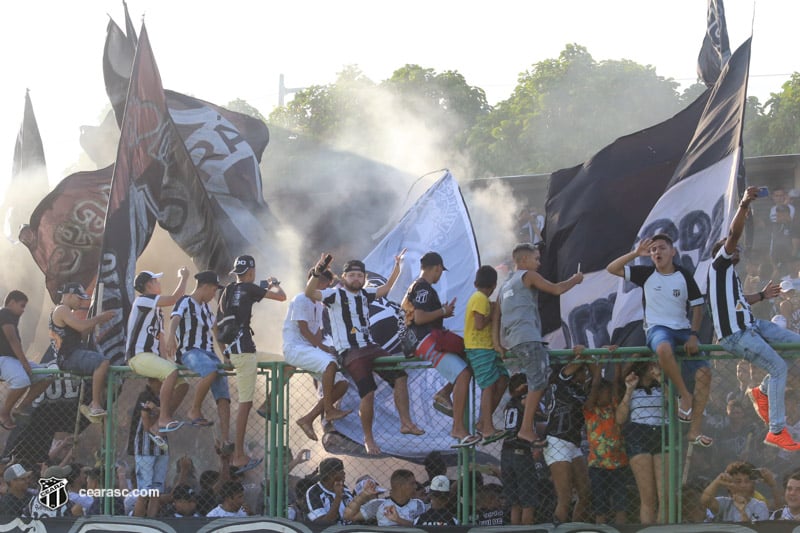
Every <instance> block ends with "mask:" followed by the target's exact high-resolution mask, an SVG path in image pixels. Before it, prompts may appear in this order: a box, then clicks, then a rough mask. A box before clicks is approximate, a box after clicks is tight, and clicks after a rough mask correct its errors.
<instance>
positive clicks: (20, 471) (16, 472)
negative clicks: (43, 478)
mask: <svg viewBox="0 0 800 533" xmlns="http://www.w3.org/2000/svg"><path fill="white" fill-rule="evenodd" d="M30 475H31V471H30V470H25V467H24V466H22V465H21V464H19V463H15V464H13V465H11V466H9V467H8V468H6V471H5V472H3V479H4V480H6V482H9V481H14V480H15V479H21V478H24V477H27V476H30Z"/></svg>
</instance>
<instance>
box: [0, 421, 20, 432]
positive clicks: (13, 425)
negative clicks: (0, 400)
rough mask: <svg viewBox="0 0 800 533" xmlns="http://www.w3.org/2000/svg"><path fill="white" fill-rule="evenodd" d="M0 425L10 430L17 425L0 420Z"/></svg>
mask: <svg viewBox="0 0 800 533" xmlns="http://www.w3.org/2000/svg"><path fill="white" fill-rule="evenodd" d="M0 427H1V428H3V429H5V430H7V431H11V430H12V429H16V428H17V425H16V424H15V423H14V422H10V423H6V422H0Z"/></svg>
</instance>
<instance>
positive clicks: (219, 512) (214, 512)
mask: <svg viewBox="0 0 800 533" xmlns="http://www.w3.org/2000/svg"><path fill="white" fill-rule="evenodd" d="M206 516H210V517H215V518H216V517H220V516H235V517H239V516H247V513H246V512H244V509H242V508H241V507H240V508H239V510H238V511H234V512H230V511H226V510H225V509H223V508H222V505H217V506H216V507H214V508H213V509H211V510H210V511H209V512H208V514H207V515H206Z"/></svg>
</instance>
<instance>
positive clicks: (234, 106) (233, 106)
mask: <svg viewBox="0 0 800 533" xmlns="http://www.w3.org/2000/svg"><path fill="white" fill-rule="evenodd" d="M224 107H225V109H230V110H231V111H236V112H237V113H242V114H244V115H249V116H251V117H253V118H257V119H258V120H260V121H261V122H266V121H267V119H265V118H264V115H262V114H261V112H260V111H259V110H258V109H256V108H255V107H253V106H251V105H250V103H249V102H248V101H247V100H242V99H241V98H237V99H236V100H231V101H230V102H228V103H227V104H225V106H224Z"/></svg>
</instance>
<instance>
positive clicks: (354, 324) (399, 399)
mask: <svg viewBox="0 0 800 533" xmlns="http://www.w3.org/2000/svg"><path fill="white" fill-rule="evenodd" d="M404 254H405V250H403V251H401V252H400V253H399V254H398V255H396V256H395V263H394V268H393V269H392V273H391V274H390V275H389V278H388V279H387V280H386V283H385V284H383V285H381V286H380V287H365V286H364V285H365V283H366V280H367V269H366V267H365V266H364V263H363V262H362V261H359V260H357V259H352V260H350V261H348V262H347V263H345V264H344V268H343V272H342V276H341V278H342V285H341V286H340V287H329V288H327V289H325V290H322V291H321V290H319V289H318V288H317V286H318V283H319V279H320V276H321V275H322V272H324V271H325V270H326V269H327V267H328V265H329V264H330V261H331V259H332V258H331V257H330V256H326V255H323V257H322V258H321V259H320V261H319V262H318V263H317V265H316V266H315V267H314V273H313V275H312V276H311V278H309V280H308V283H307V284H306V289H305V294H306V296H308V297H309V298H311V299H312V300H314V301H321V302H322V303H323V305H325V307H327V308H328V316H329V317H330V321H331V336H332V337H333V347H334V348H336V352H337V353H338V354H339V358H340V360H341V364H342V366H343V367H344V368H345V369H346V370H347V372H348V373H349V374H350V377H351V378H353V382H355V384H356V388H357V389H358V395H359V396H360V397H361V402H360V404H359V411H358V415H359V417H360V418H361V429H362V431H363V432H364V448H365V450H366V452H367V453H368V454H369V455H377V454H380V453H381V449H380V447H379V446H378V443H377V442H376V441H375V437H374V434H373V432H372V423H373V418H374V416H375V415H374V411H375V391H376V390H377V388H378V385H377V384H376V383H375V377H374V376H373V375H372V369H373V366H374V361H375V359H377V358H378V357H388V356H389V355H390V354H389V353H388V352H387V351H386V350H384V349H383V348H382V347H381V346H380V345H378V344H377V343H375V341H374V340H373V338H372V335H371V334H370V331H369V326H370V322H369V303H370V302H371V301H373V300H374V299H375V298H382V297H384V296H386V295H387V294H389V291H390V290H392V287H393V286H394V283H395V281H397V277H398V276H399V275H400V264H401V263H402V261H403V255H404ZM376 373H377V374H378V375H379V376H381V378H383V379H384V380H385V381H386V382H387V383H388V384H389V385H390V386H391V387H392V389H393V392H394V403H395V407H396V408H397V414H398V415H399V417H400V433H405V434H410V435H422V434H423V433H425V431H424V430H422V429H421V428H419V427H417V425H416V424H415V423H414V421H413V420H412V419H411V410H410V407H409V401H408V374H406V372H405V371H404V370H402V369H401V370H379V371H377V372H376Z"/></svg>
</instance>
